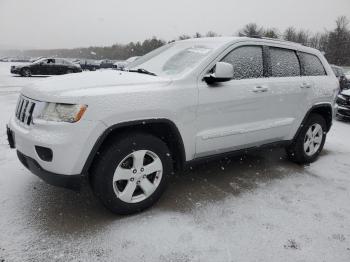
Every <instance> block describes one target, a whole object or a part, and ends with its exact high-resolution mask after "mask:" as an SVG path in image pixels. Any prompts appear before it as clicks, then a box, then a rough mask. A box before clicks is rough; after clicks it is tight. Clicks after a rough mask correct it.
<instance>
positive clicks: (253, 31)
mask: <svg viewBox="0 0 350 262" xmlns="http://www.w3.org/2000/svg"><path fill="white" fill-rule="evenodd" d="M263 33H264V29H263V28H262V27H259V26H258V25H257V24H256V23H249V24H247V25H245V26H244V27H243V28H242V29H241V30H240V31H239V32H238V34H239V35H240V36H249V37H252V36H262V35H263Z"/></svg>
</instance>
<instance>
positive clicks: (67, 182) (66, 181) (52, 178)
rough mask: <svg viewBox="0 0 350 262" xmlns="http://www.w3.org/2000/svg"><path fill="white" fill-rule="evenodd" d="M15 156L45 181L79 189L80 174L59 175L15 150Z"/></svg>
mask: <svg viewBox="0 0 350 262" xmlns="http://www.w3.org/2000/svg"><path fill="white" fill-rule="evenodd" d="M17 156H18V159H19V161H21V163H22V164H23V165H24V166H25V167H26V168H28V169H29V170H30V171H31V172H32V173H33V174H34V175H37V176H38V177H40V178H41V179H42V180H44V181H45V182H46V183H48V184H50V185H53V186H59V187H64V188H68V189H72V190H79V189H80V186H81V183H82V181H83V176H81V175H61V174H55V173H52V172H50V171H47V170H45V169H43V168H42V167H41V166H40V165H39V163H38V162H37V161H35V160H34V159H33V158H31V157H29V156H26V155H24V154H22V153H21V152H20V151H18V150H17Z"/></svg>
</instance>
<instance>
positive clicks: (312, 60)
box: [300, 53, 326, 76]
mask: <svg viewBox="0 0 350 262" xmlns="http://www.w3.org/2000/svg"><path fill="white" fill-rule="evenodd" d="M300 55H301V57H302V61H303V65H304V75H306V76H323V75H326V71H325V69H324V67H323V65H322V63H321V61H320V59H319V58H318V57H317V56H315V55H311V54H307V53H301V54H300Z"/></svg>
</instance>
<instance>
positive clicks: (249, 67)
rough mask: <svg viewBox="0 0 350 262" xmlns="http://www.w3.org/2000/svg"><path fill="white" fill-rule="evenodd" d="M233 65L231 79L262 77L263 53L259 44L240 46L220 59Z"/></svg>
mask: <svg viewBox="0 0 350 262" xmlns="http://www.w3.org/2000/svg"><path fill="white" fill-rule="evenodd" d="M222 62H226V63H230V64H231V65H232V66H233V79H249V78H260V77H263V75H264V73H263V71H264V70H263V69H264V66H263V54H262V47H261V46H242V47H238V48H236V49H234V50H233V51H231V52H230V53H229V54H228V55H226V56H225V57H224V59H222Z"/></svg>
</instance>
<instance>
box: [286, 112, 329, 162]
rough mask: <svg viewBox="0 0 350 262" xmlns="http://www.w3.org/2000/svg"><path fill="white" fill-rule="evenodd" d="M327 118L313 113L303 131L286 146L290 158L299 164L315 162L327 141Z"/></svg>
mask: <svg viewBox="0 0 350 262" xmlns="http://www.w3.org/2000/svg"><path fill="white" fill-rule="evenodd" d="M326 130H327V125H326V120H325V119H324V118H323V117H322V116H321V115H319V114H311V115H310V116H309V118H308V120H307V121H306V123H305V124H304V125H303V127H302V128H301V131H300V132H299V134H298V135H297V137H296V138H295V140H294V141H293V143H292V144H291V145H290V146H289V147H287V148H286V151H287V155H288V157H289V159H290V160H292V161H293V162H296V163H298V164H308V163H312V162H314V161H315V160H316V159H317V158H318V156H319V154H320V152H321V151H322V149H323V146H324V143H325V141H326Z"/></svg>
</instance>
